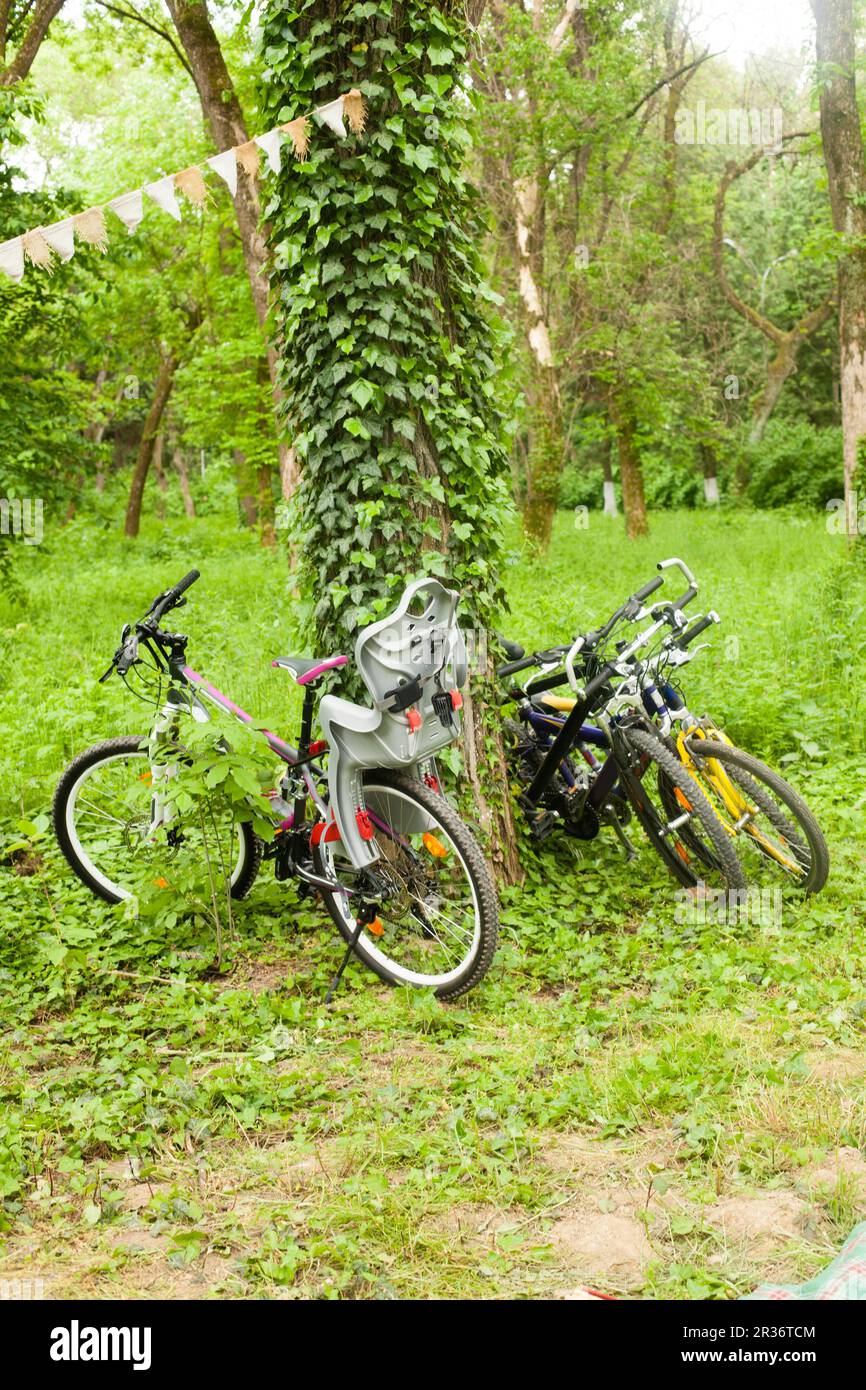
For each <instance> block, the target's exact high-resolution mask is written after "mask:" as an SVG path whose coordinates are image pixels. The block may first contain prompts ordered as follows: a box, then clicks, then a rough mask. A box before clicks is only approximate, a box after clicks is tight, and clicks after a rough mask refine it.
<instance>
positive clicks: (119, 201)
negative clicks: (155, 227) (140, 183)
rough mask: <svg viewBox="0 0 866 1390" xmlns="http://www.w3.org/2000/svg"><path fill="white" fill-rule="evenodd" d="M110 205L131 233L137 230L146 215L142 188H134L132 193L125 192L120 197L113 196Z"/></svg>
mask: <svg viewBox="0 0 866 1390" xmlns="http://www.w3.org/2000/svg"><path fill="white" fill-rule="evenodd" d="M108 206H109V207H110V208H111V211H112V212H113V213H115V214H116V216H118V217H119V218H120V220H121V222H122V223H123V225H124V227H125V228H126V230H127V231H128V232H130V233H132V232H134V231H135V229H136V227H137V226H138V224H139V222H140V221H141V219H142V218H143V217H144V200H143V198H142V196H141V189H140V188H136V189H134V190H133V192H132V193H124V194H122V195H121V197H119V198H113V199H112V201H111V202H110V203H109V204H108Z"/></svg>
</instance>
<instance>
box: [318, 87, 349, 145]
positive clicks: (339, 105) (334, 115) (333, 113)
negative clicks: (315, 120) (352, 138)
mask: <svg viewBox="0 0 866 1390" xmlns="http://www.w3.org/2000/svg"><path fill="white" fill-rule="evenodd" d="M316 115H317V116H318V117H319V120H321V121H324V122H325V125H326V126H328V127H329V129H330V130H332V131H333V132H334V134H335V135H339V137H340V139H341V140H345V139H346V127H345V126H344V125H343V98H342V97H337V100H336V101H332V102H330V103H329V104H328V105H327V106H320V107H319V109H318V111H317V112H316Z"/></svg>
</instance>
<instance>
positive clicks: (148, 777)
mask: <svg viewBox="0 0 866 1390" xmlns="http://www.w3.org/2000/svg"><path fill="white" fill-rule="evenodd" d="M138 780H139V782H152V781H153V773H152V772H151V771H150V770H148V771H147V772H143V773H142V774H141V776H140V777H139V779H138Z"/></svg>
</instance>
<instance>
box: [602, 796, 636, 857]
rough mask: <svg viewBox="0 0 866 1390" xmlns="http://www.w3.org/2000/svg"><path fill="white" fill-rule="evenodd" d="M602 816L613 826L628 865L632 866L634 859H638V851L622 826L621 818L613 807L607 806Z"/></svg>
mask: <svg viewBox="0 0 866 1390" xmlns="http://www.w3.org/2000/svg"><path fill="white" fill-rule="evenodd" d="M602 815H603V816H604V819H605V820H606V821H607V822H608V823H609V824H610V825H612V826H613V829H614V832H615V834H616V837H617V839H618V840H619V842H620V844H621V845H622V851H623V854H624V855H625V858H626V863H627V864H630V863H631V861H632V859H636V858H637V850H636V849H635V847H634V845H633V844H632V842H631V840H630V839H629V838H628V836H627V835H626V833H625V831H624V830H623V828H622V826H621V825H620V823H619V817H618V816H617V814H616V811H615V810H614V809H613V807H612V806H606V807H605V808H604V811H603V812H602Z"/></svg>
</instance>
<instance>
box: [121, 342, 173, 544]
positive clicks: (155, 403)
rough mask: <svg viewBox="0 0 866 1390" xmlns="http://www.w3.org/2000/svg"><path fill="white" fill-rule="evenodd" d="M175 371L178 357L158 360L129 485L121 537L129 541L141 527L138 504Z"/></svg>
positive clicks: (169, 354)
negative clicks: (127, 538) (150, 398)
mask: <svg viewBox="0 0 866 1390" xmlns="http://www.w3.org/2000/svg"><path fill="white" fill-rule="evenodd" d="M176 370H177V357H176V356H175V354H174V353H173V352H169V353H168V354H167V355H166V356H164V357H163V358H162V359H161V361H160V364H159V372H158V374H157V378H156V387H155V389H154V393H153V400H152V401H151V405H150V410H149V411H148V412H147V419H146V420H145V422H144V429H143V431H142V435H141V443H140V444H139V446H138V457H137V458H136V460H135V468H134V469H133V474H132V483H131V485H130V489H129V502H128V503H127V507H126V521H125V522H124V527H123V533H124V535H125V536H129V537H130V538H134V537H135V536H137V535H138V532H139V529H140V527H141V502H142V498H143V497H144V485H145V483H146V482H147V475H148V472H149V470H150V465H151V463H152V461H153V453H154V448H155V447H156V439H157V435H158V434H159V427H160V424H161V422H162V413H163V411H164V410H165V407H166V404H167V403H168V398H169V396H170V395H171V388H172V384H173V382H174V374H175V371H176Z"/></svg>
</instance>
